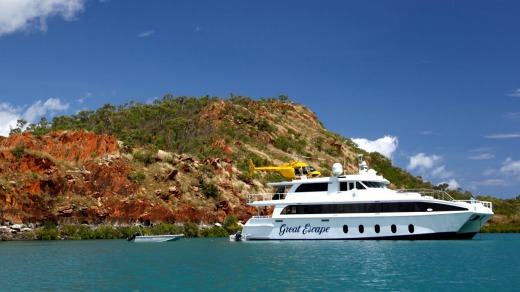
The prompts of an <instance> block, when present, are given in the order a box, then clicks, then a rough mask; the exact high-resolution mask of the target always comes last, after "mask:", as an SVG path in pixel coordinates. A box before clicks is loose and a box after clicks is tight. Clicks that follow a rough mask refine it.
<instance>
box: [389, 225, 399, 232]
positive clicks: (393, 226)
mask: <svg viewBox="0 0 520 292" xmlns="http://www.w3.org/2000/svg"><path fill="white" fill-rule="evenodd" d="M390 229H391V230H392V233H396V232H397V226H395V224H392V226H391V227H390Z"/></svg>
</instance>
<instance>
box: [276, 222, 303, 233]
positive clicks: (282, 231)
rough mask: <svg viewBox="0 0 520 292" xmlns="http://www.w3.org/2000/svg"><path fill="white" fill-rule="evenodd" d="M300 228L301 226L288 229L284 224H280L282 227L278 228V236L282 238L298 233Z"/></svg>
mask: <svg viewBox="0 0 520 292" xmlns="http://www.w3.org/2000/svg"><path fill="white" fill-rule="evenodd" d="M300 227H301V226H298V227H288V226H287V225H286V224H282V226H280V232H279V235H280V236H282V235H284V234H285V233H299V232H300Z"/></svg>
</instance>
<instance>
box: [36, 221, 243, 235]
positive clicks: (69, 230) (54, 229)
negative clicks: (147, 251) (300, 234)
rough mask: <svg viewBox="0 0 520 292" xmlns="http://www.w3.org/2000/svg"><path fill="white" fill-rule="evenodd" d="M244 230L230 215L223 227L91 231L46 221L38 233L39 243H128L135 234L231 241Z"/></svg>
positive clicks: (192, 225)
mask: <svg viewBox="0 0 520 292" xmlns="http://www.w3.org/2000/svg"><path fill="white" fill-rule="evenodd" d="M239 230H242V226H240V225H239V224H238V220H237V216H236V215H228V216H227V217H226V218H225V219H224V222H223V225H222V227H220V226H213V227H211V228H207V227H200V226H199V225H197V224H196V223H193V222H186V223H184V224H183V225H178V224H167V223H161V224H155V225H153V226H151V227H137V226H134V227H114V226H111V225H99V226H97V227H92V226H89V225H83V224H81V225H63V226H56V224H55V223H54V222H52V221H45V223H44V225H43V227H41V228H39V229H36V231H35V234H36V239H39V240H58V239H72V240H79V239H126V238H129V237H131V236H132V234H134V233H135V232H139V233H141V234H143V235H161V234H181V233H182V234H184V236H185V237H188V238H190V237H228V236H229V235H230V234H234V233H236V232H237V231H239Z"/></svg>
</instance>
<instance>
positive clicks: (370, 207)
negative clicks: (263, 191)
mask: <svg viewBox="0 0 520 292" xmlns="http://www.w3.org/2000/svg"><path fill="white" fill-rule="evenodd" d="M428 208H433V210H435V211H433V210H432V212H447V211H467V210H468V209H466V208H463V207H459V206H451V205H445V204H439V203H426V202H389V203H381V202H373V203H355V204H316V205H289V206H287V207H285V209H284V212H283V214H347V213H395V212H401V213H409V212H426V210H427V209H428Z"/></svg>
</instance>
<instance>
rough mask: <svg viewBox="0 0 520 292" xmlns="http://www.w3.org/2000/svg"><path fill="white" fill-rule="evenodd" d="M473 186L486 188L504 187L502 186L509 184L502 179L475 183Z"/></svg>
mask: <svg viewBox="0 0 520 292" xmlns="http://www.w3.org/2000/svg"><path fill="white" fill-rule="evenodd" d="M475 185H479V186H488V187H504V186H509V185H510V184H509V183H508V181H507V180H503V179H486V180H483V181H479V182H475Z"/></svg>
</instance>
